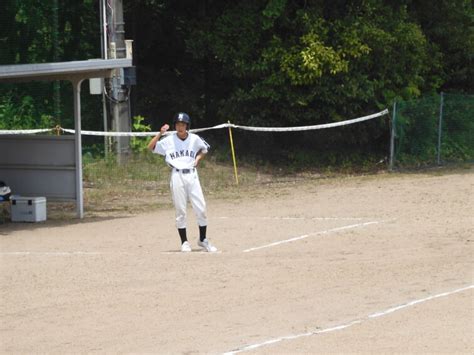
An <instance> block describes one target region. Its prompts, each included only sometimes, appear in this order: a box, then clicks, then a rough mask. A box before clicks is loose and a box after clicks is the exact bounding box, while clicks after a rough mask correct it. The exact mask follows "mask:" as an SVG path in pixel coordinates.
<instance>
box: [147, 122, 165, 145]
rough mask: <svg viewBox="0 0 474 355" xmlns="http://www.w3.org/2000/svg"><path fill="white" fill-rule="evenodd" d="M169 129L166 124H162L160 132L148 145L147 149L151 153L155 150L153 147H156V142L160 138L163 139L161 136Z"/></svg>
mask: <svg viewBox="0 0 474 355" xmlns="http://www.w3.org/2000/svg"><path fill="white" fill-rule="evenodd" d="M169 128H170V126H169V125H167V124H164V125H163V126H162V127H161V129H160V131H159V132H158V133H157V134H156V136H154V137H153V138H152V139H151V141H150V143H148V149H149V150H151V151H153V150H154V149H155V145H156V142H158V141H159V140H160V138H161V137H163V135H164V134H165V133H166V131H167V130H168V129H169Z"/></svg>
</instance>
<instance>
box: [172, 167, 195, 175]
mask: <svg viewBox="0 0 474 355" xmlns="http://www.w3.org/2000/svg"><path fill="white" fill-rule="evenodd" d="M194 170H195V169H194V168H192V169H176V168H174V171H177V172H178V173H179V172H181V173H183V174H190V173H194Z"/></svg>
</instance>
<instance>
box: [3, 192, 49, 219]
mask: <svg viewBox="0 0 474 355" xmlns="http://www.w3.org/2000/svg"><path fill="white" fill-rule="evenodd" d="M10 200H11V203H12V208H11V214H12V222H41V221H46V197H23V196H12V197H11V198H10Z"/></svg>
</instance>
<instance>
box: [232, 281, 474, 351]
mask: <svg viewBox="0 0 474 355" xmlns="http://www.w3.org/2000/svg"><path fill="white" fill-rule="evenodd" d="M470 289H474V285H470V286H466V287H462V288H458V289H456V290H452V291H448V292H443V293H439V294H437V295H433V296H429V297H425V298H420V299H417V300H414V301H411V302H407V303H404V304H401V305H399V306H396V307H392V308H388V309H386V310H384V311H381V312H376V313H373V314H369V315H368V316H366V317H364V318H361V319H357V320H354V321H352V322H349V323H345V324H341V325H337V326H334V327H330V328H326V329H319V330H315V331H310V332H305V333H301V334H295V335H287V336H283V337H279V338H274V339H269V340H266V341H264V342H261V343H257V344H251V345H246V346H243V347H241V348H238V349H235V350H231V351H228V352H225V353H223V355H233V354H238V353H243V352H245V351H250V350H254V349H257V348H261V347H263V346H266V345H270V344H275V343H279V342H282V341H284V340H293V339H298V338H303V337H308V336H312V335H318V334H323V333H330V332H334V331H337V330H342V329H346V328H349V327H352V326H353V325H356V324H361V323H363V322H366V321H368V320H371V319H373V318H378V317H382V316H386V315H387V314H390V313H393V312H396V311H399V310H401V309H404V308H407V307H411V306H414V305H416V304H420V303H423V302H427V301H431V300H434V299H436V298H440V297H446V296H449V295H453V294H455V293H459V292H463V291H467V290H470Z"/></svg>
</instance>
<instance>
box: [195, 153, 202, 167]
mask: <svg viewBox="0 0 474 355" xmlns="http://www.w3.org/2000/svg"><path fill="white" fill-rule="evenodd" d="M201 158H202V156H201V155H198V156H197V157H196V160H195V161H194V167H195V168H196V167H197V166H198V164H199V161H200V160H201Z"/></svg>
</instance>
